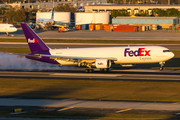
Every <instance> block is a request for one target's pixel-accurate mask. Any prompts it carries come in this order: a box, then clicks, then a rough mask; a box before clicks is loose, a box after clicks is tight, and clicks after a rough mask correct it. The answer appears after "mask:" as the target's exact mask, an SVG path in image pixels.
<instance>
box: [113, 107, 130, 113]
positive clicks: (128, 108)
mask: <svg viewBox="0 0 180 120" xmlns="http://www.w3.org/2000/svg"><path fill="white" fill-rule="evenodd" d="M129 110H132V108H128V109H125V110H119V111H116V112H118V113H120V112H126V111H129Z"/></svg>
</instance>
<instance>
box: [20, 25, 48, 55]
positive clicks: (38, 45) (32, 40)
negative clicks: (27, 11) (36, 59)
mask: <svg viewBox="0 0 180 120" xmlns="http://www.w3.org/2000/svg"><path fill="white" fill-rule="evenodd" d="M21 26H22V29H23V32H24V35H25V37H26V40H27V43H28V45H29V48H30V50H31V52H32V53H35V52H40V51H44V50H49V49H50V48H49V47H48V46H47V45H46V44H45V43H44V42H43V41H42V40H41V38H40V37H39V36H38V35H37V34H36V33H35V32H34V31H33V30H32V29H31V28H30V27H29V26H28V25H27V24H26V23H21Z"/></svg>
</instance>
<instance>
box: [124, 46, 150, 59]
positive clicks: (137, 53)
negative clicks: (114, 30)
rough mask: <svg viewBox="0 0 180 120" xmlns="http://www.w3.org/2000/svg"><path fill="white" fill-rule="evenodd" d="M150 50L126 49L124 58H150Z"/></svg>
mask: <svg viewBox="0 0 180 120" xmlns="http://www.w3.org/2000/svg"><path fill="white" fill-rule="evenodd" d="M150 51H151V50H145V48H139V49H138V50H135V51H133V50H130V48H126V49H125V50H124V56H125V57H126V56H130V57H133V56H135V57H137V56H151V55H150Z"/></svg>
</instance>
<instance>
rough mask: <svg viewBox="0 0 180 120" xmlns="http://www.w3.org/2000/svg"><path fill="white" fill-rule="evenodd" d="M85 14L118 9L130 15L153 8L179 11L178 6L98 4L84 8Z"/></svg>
mask: <svg viewBox="0 0 180 120" xmlns="http://www.w3.org/2000/svg"><path fill="white" fill-rule="evenodd" d="M84 8H85V11H86V12H108V11H111V10H118V9H126V10H129V11H128V12H130V13H131V11H133V12H135V13H139V11H145V10H152V9H154V8H159V9H164V10H166V9H170V8H175V9H178V10H179V11H180V5H154V4H152V5H138V4H134V5H128V4H99V5H88V6H84Z"/></svg>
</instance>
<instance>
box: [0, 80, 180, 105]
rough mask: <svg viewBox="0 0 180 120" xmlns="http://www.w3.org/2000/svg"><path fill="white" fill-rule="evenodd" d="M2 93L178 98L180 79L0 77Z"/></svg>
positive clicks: (83, 96) (2, 94)
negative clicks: (115, 79) (111, 79)
mask: <svg viewBox="0 0 180 120" xmlns="http://www.w3.org/2000/svg"><path fill="white" fill-rule="evenodd" d="M0 81H1V82H0V83H1V84H0V88H1V89H0V96H1V97H42V98H72V99H111V100H145V101H173V102H180V94H179V91H180V87H179V86H180V83H179V82H168V83H167V82H135V81H93V80H61V79H57V80H56V79H53V80H52V79H51V80H50V79H20V78H19V79H13V78H0Z"/></svg>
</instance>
